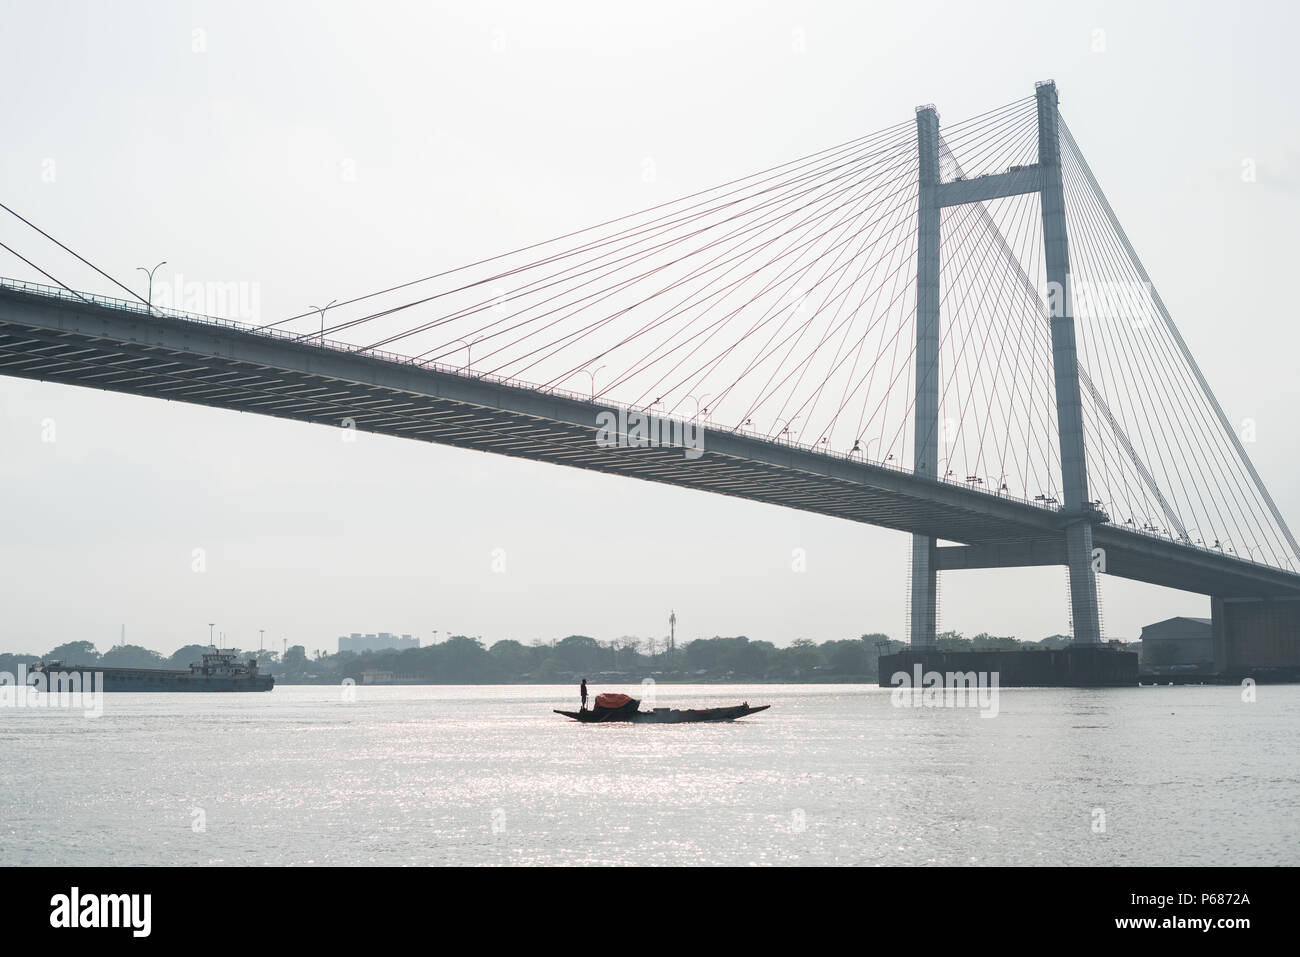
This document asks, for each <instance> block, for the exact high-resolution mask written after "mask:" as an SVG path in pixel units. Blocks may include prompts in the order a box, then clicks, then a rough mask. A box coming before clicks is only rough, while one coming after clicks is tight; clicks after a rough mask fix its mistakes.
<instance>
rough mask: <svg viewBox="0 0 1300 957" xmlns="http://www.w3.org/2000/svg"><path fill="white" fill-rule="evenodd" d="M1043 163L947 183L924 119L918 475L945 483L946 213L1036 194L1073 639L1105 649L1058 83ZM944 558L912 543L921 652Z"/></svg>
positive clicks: (933, 123) (1046, 95)
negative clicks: (942, 311) (942, 275)
mask: <svg viewBox="0 0 1300 957" xmlns="http://www.w3.org/2000/svg"><path fill="white" fill-rule="evenodd" d="M1035 98H1036V100H1037V105H1038V162H1037V163H1036V164H1034V165H1032V166H1024V167H1019V168H1013V169H1011V170H1008V171H1007V172H1005V173H994V174H990V175H987V176H979V177H975V178H974V179H969V180H955V181H953V182H950V183H944V182H942V181H941V179H940V175H939V115H938V113H937V112H936V111H935V109H934V107H933V106H923V107H918V108H917V111H916V132H917V149H918V151H919V157H918V159H919V163H920V172H919V176H918V183H917V198H918V212H917V269H916V404H915V431H914V433H913V434H914V436H915V444H914V449H913V463H912V465H913V469H914V470H915V472H916V474H917V475H919V476H922V477H925V478H929V479H934V480H936V481H938V480H939V478H940V476H939V469H938V460H939V437H940V423H939V243H940V238H941V237H940V217H941V215H942V211H943V209H945V208H946V207H949V206H959V205H963V204H966V203H981V202H985V201H987V200H992V199H1001V198H1004V197H1008V196H1019V195H1022V194H1025V193H1037V194H1038V196H1039V204H1040V208H1041V210H1042V223H1043V248H1044V257H1045V260H1046V267H1047V283H1048V287H1047V291H1048V297H1047V298H1048V305H1049V309H1050V322H1051V342H1052V368H1053V373H1054V382H1055V389H1056V408H1057V427H1058V431H1059V433H1060V443H1061V448H1060V456H1061V476H1062V483H1063V485H1064V489H1063V493H1062V494H1063V496H1064V501H1063V502H1062V503H1061V505H1062V510H1061V514H1062V518H1063V520H1064V522H1065V531H1064V539H1065V542H1064V544H1065V558H1066V567H1067V569H1068V573H1069V578H1070V611H1071V616H1072V618H1073V622H1074V641H1075V642H1076V643H1079V644H1096V643H1099V642H1100V641H1101V616H1100V613H1099V609H1098V603H1097V578H1096V573H1095V569H1094V565H1093V561H1094V558H1093V545H1092V526H1093V523H1094V522H1095V521H1098V520H1100V519H1101V518H1102V516H1101V513H1100V512H1098V511H1097V510H1096V509H1095V508H1094V506H1093V505H1092V503H1091V502H1090V500H1089V498H1088V469H1087V461H1086V457H1085V452H1084V443H1083V405H1082V402H1081V399H1080V392H1079V363H1078V352H1077V349H1076V346H1075V336H1074V316H1073V314H1072V309H1071V305H1070V296H1069V294H1068V293H1069V276H1070V245H1069V236H1068V233H1067V230H1066V222H1065V191H1064V187H1063V183H1062V176H1061V150H1060V134H1059V114H1058V112H1057V102H1058V99H1057V92H1056V84H1055V83H1054V82H1052V81H1050V80H1048V81H1044V82H1041V83H1039V84H1037V86H1036V88H1035ZM937 564H938V562H937V552H936V543H935V539H934V537H933V536H929V535H913V536H912V578H911V595H910V602H911V618H910V627H909V635H908V637H909V640H910V642H911V644H912V646H913V647H926V646H929V645H933V644H934V642H935V638H936V632H937V626H938V622H937V593H938V578H937Z"/></svg>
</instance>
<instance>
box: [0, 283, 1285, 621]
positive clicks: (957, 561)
mask: <svg viewBox="0 0 1300 957" xmlns="http://www.w3.org/2000/svg"><path fill="white" fill-rule="evenodd" d="M0 375H8V376H15V377H19V378H26V379H35V380H41V381H49V382H58V383H64V384H68V385H79V386H86V387H89V388H96V389H104V390H108V391H113V392H122V393H127V394H131V395H140V396H149V397H154V398H161V399H170V400H175V401H178V402H187V403H192V404H195V405H206V406H211V407H215V408H222V409H233V410H238V411H241V412H254V413H257V414H260V415H270V416H276V417H279V418H286V419H294V420H297V421H302V422H313V423H318V424H325V425H331V426H335V427H339V426H341V425H343V424H344V420H345V419H350V420H352V422H353V423H355V427H356V428H358V429H360V430H363V431H369V432H376V433H380V434H384V435H392V436H399V437H404V438H411V439H419V440H422V441H426V442H436V443H440V444H444V445H452V446H457V447H460V448H466V449H475V450H479V451H484V452H493V453H496V454H500V455H510V456H515V457H519V458H526V459H532V460H534V461H540V462H550V463H553V464H556V465H568V466H573V467H576V468H584V469H590V470H594V471H599V472H606V473H609V474H614V475H624V476H628V477H632V478H640V479H645V480H649V481H655V482H661V483H666V484H671V485H678V486H682V487H686V488H693V489H699V490H702V491H708V492H714V493H717V494H722V495H730V496H734V497H739V498H745V499H750V500H754V501H759V502H765V503H769V504H773V505H783V506H786V507H789V508H795V509H800V510H803V511H808V512H815V513H819V514H823V515H830V516H835V517H837V518H845V519H849V520H851V521H856V522H863V523H867V524H871V525H879V526H883V527H886V528H893V529H898V530H900V531H906V532H912V533H915V534H923V535H930V536H933V537H935V538H938V539H942V540H945V541H952V542H959V543H962V544H964V545H966V546H974V547H973V548H968V549H964V550H963V549H952V548H941V549H940V550H939V553H940V565H939V567H940V568H962V567H996V566H998V565H1010V564H1015V565H1021V564H1060V563H1061V561H1060V560H1058V553H1057V551H1055V549H1057V548H1060V547H1062V546H1061V544H1060V543H1062V542H1063V541H1064V528H1065V524H1064V519H1063V517H1062V516H1061V515H1060V513H1058V512H1057V511H1055V510H1053V509H1049V508H1042V507H1038V506H1035V505H1031V504H1028V503H1025V502H1021V501H1018V500H1015V499H1010V498H1006V497H1002V496H997V495H993V494H990V493H985V492H980V491H976V490H973V489H968V488H963V487H960V486H955V485H952V484H950V483H944V482H937V481H935V480H933V479H925V478H919V477H917V476H914V475H912V474H911V473H910V472H904V471H901V470H897V469H892V468H886V467H883V466H878V465H872V464H869V463H865V462H863V461H861V460H859V459H853V458H848V457H846V456H845V455H843V454H834V453H820V452H816V451H812V450H808V449H803V448H799V447H795V446H791V445H787V444H784V443H781V442H774V441H771V440H769V439H766V438H762V437H756V436H751V435H745V434H739V433H732V432H727V431H714V430H706V431H705V432H704V434H703V447H704V454H703V455H702V456H701V457H699V458H696V459H691V458H688V457H686V456H685V455H684V452H683V449H681V448H676V447H661V448H605V447H601V446H600V445H598V444H597V442H596V435H597V432H598V429H599V424H598V419H597V416H598V415H599V414H600V413H601V412H604V411H607V410H608V409H609V408H610V406H608V405H604V404H600V403H592V402H588V401H584V400H581V399H578V398H575V397H572V396H567V395H560V394H553V393H546V392H540V391H538V390H536V389H533V388H528V387H526V386H524V385H523V384H511V383H508V382H501V381H496V380H491V379H486V378H479V377H475V376H471V375H466V374H460V373H457V372H454V371H447V370H442V369H433V368H427V367H424V366H421V365H418V364H415V363H413V362H409V361H399V360H397V359H395V358H394V359H390V358H381V357H377V356H373V355H366V354H359V353H356V352H348V351H345V350H342V349H335V348H322V347H321V346H320V345H319V344H310V343H305V342H303V341H301V340H299V339H295V338H291V337H276V336H271V335H268V334H265V333H260V332H254V331H250V330H247V329H242V328H236V327H232V326H224V325H217V324H210V323H204V322H197V321H186V320H181V319H176V318H170V317H168V318H161V317H154V316H148V315H145V314H143V313H140V312H133V311H131V310H127V309H117V308H112V307H108V306H102V305H98V304H88V303H80V302H70V301H67V300H61V299H54V298H52V297H47V296H41V295H37V294H31V293H23V292H18V291H15V290H10V289H3V290H0ZM1094 540H1095V543H1096V545H1097V546H1098V547H1100V548H1103V549H1104V550H1105V563H1106V567H1105V572H1106V573H1107V574H1110V575H1120V576H1122V577H1126V578H1133V579H1136V580H1138V581H1145V582H1151V583H1153V584H1158V585H1167V586H1169V587H1172V588H1181V589H1184V590H1189V591H1196V592H1202V593H1204V594H1212V595H1216V596H1219V597H1233V596H1242V597H1286V596H1300V576H1296V575H1293V574H1291V573H1289V572H1284V571H1280V570H1278V569H1274V568H1270V567H1268V566H1263V565H1259V564H1256V563H1253V562H1247V561H1243V560H1241V559H1237V558H1234V557H1232V556H1222V555H1219V554H1217V553H1207V552H1205V551H1204V550H1200V549H1194V548H1191V547H1189V546H1186V545H1180V544H1177V543H1175V542H1172V541H1168V540H1163V539H1158V538H1155V537H1153V536H1148V535H1143V534H1141V533H1137V532H1133V531H1129V530H1127V529H1122V528H1118V527H1116V526H1112V525H1106V524H1102V525H1098V526H1096V527H1095V531H1094ZM1016 556H1019V559H1023V558H1026V557H1028V558H1032V559H1033V560H1030V561H1024V560H1019V559H1016V560H1012V559H1013V558H1016ZM1060 558H1061V559H1062V560H1063V553H1062V554H1061V555H1060Z"/></svg>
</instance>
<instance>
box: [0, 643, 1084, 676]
mask: <svg viewBox="0 0 1300 957" xmlns="http://www.w3.org/2000/svg"><path fill="white" fill-rule="evenodd" d="M1069 640H1070V639H1069V637H1068V636H1065V635H1052V636H1051V637H1049V638H1044V639H1043V640H1042V641H1038V642H1026V641H1020V640H1019V639H1016V638H1013V637H1007V636H996V635H990V634H987V633H981V634H978V635H975V636H973V637H970V638H967V637H965V636H964V635H962V634H961V633H960V632H955V631H949V632H944V633H942V634H941V635H939V636H938V647H939V648H941V649H943V650H951V651H986V650H996V649H1002V650H1018V649H1026V648H1060V647H1064V646H1065V645H1066V644H1068V642H1069ZM903 647H904V646H903V643H901V642H899V641H895V640H892V639H890V638H889V636H888V635H884V634H879V633H872V634H864V635H861V636H859V637H857V638H847V639H840V640H830V641H824V642H821V643H820V644H819V643H817V642H814V641H811V640H809V639H806V638H800V639H797V640H795V641H794V642H792V643H791V644H790V645H788V646H786V647H778V646H776V645H775V644H773V643H772V642H770V641H753V640H751V639H749V638H748V637H746V636H744V635H739V636H735V637H721V636H715V637H713V638H697V639H695V640H693V641H689V642H686V643H683V644H682V645H681V646H680V647H677V648H672V649H670V648H668V647H667V643H666V642H664V641H659V640H655V641H647V640H643V639H639V638H633V637H624V638H617V639H614V640H612V641H598V640H597V639H595V638H592V637H589V636H587V635H569V636H568V637H566V638H562V639H559V640H557V641H551V642H542V641H534V642H531V643H528V644H525V643H523V642H520V641H515V640H513V639H504V640H502V641H497V642H495V643H493V644H492V645H491V646H488V645H485V644H484V643H483V642H482V641H480V640H479V639H477V638H473V637H469V636H467V635H456V636H453V637H451V638H448V639H447V640H445V641H441V642H438V643H437V644H432V645H426V646H425V647H423V648H405V649H401V650H385V651H366V652H362V653H360V654H357V653H354V652H342V653H339V654H332V655H331V654H323V653H319V652H318V653H317V654H316V656H315V657H311V656H309V655H308V654H307V651H306V649H305V648H304V647H303V646H302V645H294V646H292V647H290V648H289V649H288V650H287V651H286V652H285V654H284V655H283V656H281V655H280V654H279V653H277V652H275V651H260V652H257V651H252V652H241V657H244V658H253V659H256V660H258V662H259V666H260V668H261V670H263V671H265V672H268V673H270V674H274V675H276V677H277V680H279V681H281V682H285V683H298V682H301V683H338V682H341V681H343V680H345V679H351V680H353V681H355V682H357V683H359V684H360V683H367V682H378V683H387V682H390V681H395V682H406V683H412V684H494V683H503V684H509V683H534V682H535V683H539V684H552V683H556V682H566V681H575V680H577V679H579V678H584V677H586V678H597V679H599V678H602V677H604V678H609V679H617V678H623V679H634V680H638V681H639V680H640V679H641V678H644V677H655V678H659V679H662V680H675V681H712V682H717V681H814V682H815V681H827V682H834V681H839V682H858V681H863V682H866V681H874V680H875V679H876V672H877V668H878V661H879V658H880V655H881V654H889V653H890V652H897V651H900V650H901V649H902V648H903ZM208 650H210V647H209V646H206V645H186V646H184V647H182V648H179V649H177V650H176V651H175V652H174V653H173V654H171V655H168V656H164V655H161V654H159V653H158V652H155V651H151V650H149V649H148V648H144V647H141V646H139V645H115V646H114V647H112V648H110V649H109V650H108V651H106V652H103V653H102V654H101V653H100V652H99V651H98V649H96V647H95V645H94V644H93V643H91V642H88V641H74V642H69V643H67V644H63V645H59V646H58V647H56V648H52V649H51V650H50V651H49V652H48V653H47V654H46V655H44V656H41V657H43V658H44V659H45V660H47V661H49V660H59V661H62V662H63V663H64V664H65V665H69V666H73V665H82V666H92V665H98V666H100V667H104V668H171V669H179V670H188V669H189V666H190V664H191V663H193V662H196V661H198V660H199V659H200V656H201V655H202V654H203V653H204V652H205V651H208ZM37 660H40V659H39V658H38V656H36V655H0V671H8V672H10V673H16V671H17V665H18V664H20V663H25V664H28V665H30V664H32V663H33V662H35V661H37Z"/></svg>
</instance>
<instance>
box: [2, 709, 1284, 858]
mask: <svg viewBox="0 0 1300 957" xmlns="http://www.w3.org/2000/svg"><path fill="white" fill-rule="evenodd" d="M595 690H596V689H593V691H595ZM355 691H356V700H355V701H351V702H348V701H345V700H344V696H343V694H342V693H341V690H340V689H339V688H334V687H329V688H323V687H290V686H281V687H279V688H276V689H275V690H274V691H273V692H271V693H269V694H236V695H217V694H213V695H201V694H175V695H170V694H117V695H108V696H106V710H105V713H104V715H103V716H102V717H100V718H98V719H93V720H92V719H87V718H85V717H83V716H82V715H81V714H80V713H79V712H72V713H63V712H56V711H45V710H28V709H3V710H0V754H3V755H4V774H3V776H2V777H0V863H3V864H9V865H12V864H300V865H309V864H557V865H559V864H584V863H611V864H631V865H646V864H1159V865H1165V864H1289V865H1295V864H1300V815H1298V814H1297V809H1298V808H1297V805H1298V804H1300V761H1298V760H1297V749H1296V730H1297V728H1298V727H1300V686H1296V685H1288V686H1265V687H1261V688H1259V689H1258V700H1257V701H1256V702H1255V703H1243V702H1242V700H1241V692H1240V690H1239V689H1236V688H1232V687H1181V688H1173V687H1162V688H1135V689H1116V690H1106V691H1073V690H1038V689H1005V690H1003V691H1002V692H1001V696H1000V701H999V714H998V715H997V717H995V718H982V717H981V716H980V712H979V711H978V710H975V709H956V708H946V709H940V708H900V707H894V706H892V705H891V702H890V694H889V692H888V691H885V690H881V689H878V688H874V687H864V686H846V685H840V686H825V685H822V686H808V685H803V686H795V685H752V686H739V685H730V686H705V685H689V686H670V685H660V686H659V688H658V702H657V703H658V704H659V705H661V706H663V705H671V706H685V707H690V706H707V705H708V704H731V703H737V702H739V701H741V700H748V701H749V702H751V703H753V704H760V703H764V704H771V705H772V709H771V710H770V711H766V712H763V713H762V714H760V715H755V716H753V717H750V718H747V719H745V720H743V721H738V722H736V723H734V724H722V725H622V726H620V725H598V726H591V725H587V726H584V725H579V724H576V723H573V722H570V721H567V720H566V719H564V718H561V717H560V716H558V715H555V714H552V713H551V709H552V708H555V707H566V708H571V707H573V706H574V705H575V704H576V701H575V694H574V691H575V689H573V688H570V687H567V686H566V687H564V688H551V687H538V686H527V687H522V686H511V687H360V688H357V689H355ZM1102 815H1104V821H1103V820H1102ZM1099 823H1104V830H1101V831H1098V830H1096V828H1097V826H1098V824H1099ZM200 824H201V825H202V827H201V828H200V827H199V825H200Z"/></svg>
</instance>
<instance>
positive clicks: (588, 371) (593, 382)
mask: <svg viewBox="0 0 1300 957" xmlns="http://www.w3.org/2000/svg"><path fill="white" fill-rule="evenodd" d="M479 338H480V339H481V338H482V336H480V337H479ZM474 341H475V342H478V339H475V340H474ZM603 368H605V367H604V366H603V365H598V366H596V369H595V371H594V372H593V371H592V370H591V369H583V370H581V371H583V372H585V373H586V374H587V375H589V376H591V401H592V402H595V401H596V373H597V372H599V371H600V370H601V369H603Z"/></svg>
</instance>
